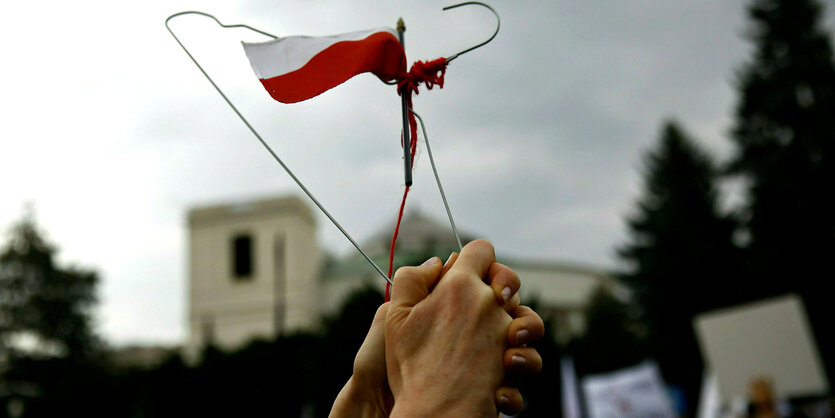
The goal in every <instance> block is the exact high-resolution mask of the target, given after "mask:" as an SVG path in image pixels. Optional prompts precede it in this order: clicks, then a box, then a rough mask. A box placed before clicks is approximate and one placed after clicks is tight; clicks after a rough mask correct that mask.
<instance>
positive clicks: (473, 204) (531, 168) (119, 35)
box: [0, 0, 835, 344]
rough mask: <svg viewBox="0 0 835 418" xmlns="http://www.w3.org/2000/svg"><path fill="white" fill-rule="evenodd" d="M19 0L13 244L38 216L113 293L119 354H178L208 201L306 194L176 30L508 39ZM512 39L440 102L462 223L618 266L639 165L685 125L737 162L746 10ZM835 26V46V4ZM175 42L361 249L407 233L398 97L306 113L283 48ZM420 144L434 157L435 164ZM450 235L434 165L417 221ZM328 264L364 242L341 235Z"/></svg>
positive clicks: (3, 31) (427, 48) (341, 6)
mask: <svg viewBox="0 0 835 418" xmlns="http://www.w3.org/2000/svg"><path fill="white" fill-rule="evenodd" d="M347 3H348V2H345V1H250V2H230V1H185V0H169V1H165V2H132V3H125V2H113V1H82V2H62V1H48V2H47V3H46V4H45V3H44V2H20V1H18V2H3V3H2V5H0V14H2V16H3V17H4V19H3V24H2V25H0V45H2V48H0V51H2V54H3V61H2V65H0V95H1V96H2V98H3V100H2V103H3V105H2V106H3V111H2V113H0V179H2V190H0V227H2V228H3V229H4V230H5V229H7V228H8V226H9V225H10V224H11V223H12V222H14V221H15V220H16V219H19V217H20V215H21V213H22V212H23V207H24V205H25V203H26V202H31V203H34V205H35V208H36V212H37V218H38V221H39V223H40V225H41V226H42V227H43V228H44V230H45V231H47V233H48V236H49V238H50V239H51V240H52V241H53V242H55V243H57V244H58V245H59V247H60V249H61V251H62V252H61V260H62V261H63V262H66V263H73V264H77V265H82V266H86V267H90V268H95V269H96V270H98V271H99V272H100V274H101V277H102V279H103V281H102V286H101V289H100V296H101V304H100V307H99V308H98V309H97V314H96V320H97V325H98V327H99V330H100V331H101V332H102V333H103V334H104V335H105V337H106V338H107V339H108V340H109V341H110V342H112V343H115V344H128V343H137V342H141V343H179V342H181V341H183V339H184V338H185V329H186V327H185V324H186V303H185V294H186V292H185V291H186V274H187V271H186V267H185V264H186V241H185V237H186V222H185V216H186V212H187V210H188V208H190V207H193V206H195V205H201V204H207V203H218V202H237V201H242V200H247V199H253V198H261V197H269V196H274V195H278V194H287V193H295V194H300V193H301V192H300V191H298V190H297V188H296V186H295V185H294V184H293V183H292V182H291V180H290V178H289V177H288V176H287V175H286V174H285V173H284V172H283V171H282V170H281V168H280V167H279V166H278V165H277V164H276V163H275V162H274V161H272V160H271V158H270V157H269V155H268V154H267V153H266V152H265V151H264V149H263V148H261V146H260V144H258V143H257V142H256V140H255V139H254V138H253V137H252V135H251V134H250V133H249V132H248V131H247V130H246V128H245V127H244V125H243V124H242V123H241V122H240V121H239V120H238V119H237V118H236V116H235V115H234V114H233V113H232V111H231V110H230V109H229V108H228V107H227V105H226V104H225V103H224V102H223V101H222V99H221V98H220V97H219V96H218V94H217V93H216V92H215V91H214V90H213V89H212V88H211V86H210V85H209V83H208V82H207V81H206V80H205V79H204V78H203V76H202V75H201V74H200V73H199V72H198V70H197V69H196V67H194V65H193V64H192V63H191V61H190V60H189V59H188V57H187V56H186V55H185V54H184V53H183V51H182V50H181V49H180V47H179V46H178V45H177V44H176V43H175V42H174V40H173V39H172V38H171V36H170V35H169V34H168V32H167V31H166V30H165V27H164V25H163V21H164V20H165V18H166V17H167V16H168V15H170V14H172V13H175V12H179V11H183V10H201V11H205V12H209V13H213V14H215V15H216V16H217V17H218V18H219V19H221V20H222V21H224V22H227V23H246V24H250V25H252V26H254V27H257V28H259V29H262V30H265V31H267V32H271V33H273V34H276V35H279V36H285V35H297V34H305V35H329V34H335V33H342V32H349V31H355V30H360V29H366V28H371V27H377V26H382V25H388V26H394V23H395V22H396V20H397V18H398V17H399V16H402V17H403V18H404V19H405V21H406V25H407V32H406V46H407V56H408V58H409V60H410V61H413V60H416V59H434V58H437V57H440V56H448V55H450V54H452V53H454V52H456V51H458V50H461V49H464V48H466V47H468V46H470V45H472V44H474V43H477V42H479V41H480V40H482V39H483V38H485V37H486V36H489V34H490V33H491V31H492V28H493V20H492V17H491V16H492V15H490V14H489V12H487V11H486V10H483V9H481V8H478V7H465V8H459V9H455V10H452V11H448V12H442V11H441V8H442V7H443V6H445V5H447V4H449V3H447V2H437V1H418V0H410V1H398V2H393V1H361V2H351V5H350V6H349V5H347ZM494 3H495V4H494V7H495V8H496V9H497V11H498V12H499V13H500V14H501V17H502V30H501V32H500V33H499V35H498V37H497V38H496V39H495V41H493V42H492V43H491V44H489V45H488V46H486V47H484V48H482V49H479V50H477V51H474V52H472V53H470V54H467V55H464V56H462V57H461V58H459V59H458V60H456V61H454V62H453V63H452V64H451V65H450V67H449V70H448V72H447V76H446V86H445V88H444V89H443V90H437V89H435V90H432V91H426V90H423V91H422V92H421V94H420V95H419V96H417V97H416V98H415V103H414V105H415V109H416V110H417V111H418V112H420V113H421V114H422V116H423V117H424V119H425V120H426V122H427V128H428V130H429V136H430V139H431V140H432V148H433V151H434V153H435V157H436V160H437V162H438V164H439V170H440V172H441V176H442V179H443V180H444V186H445V188H446V191H447V194H448V197H449V200H450V205H451V207H452V210H453V213H454V214H455V216H456V222H457V223H458V224H459V227H461V228H463V229H465V230H467V231H470V232H473V233H475V234H477V235H481V236H484V237H485V238H488V239H490V240H492V241H493V242H494V244H495V245H496V248H497V251H498V252H499V254H500V256H501V255H502V254H504V255H512V256H516V257H527V258H532V259H537V260H552V261H562V262H571V263H581V264H586V265H591V266H596V267H600V268H612V267H616V266H617V265H618V260H617V258H616V257H615V255H614V249H615V247H616V246H617V245H619V244H621V243H623V242H624V241H625V239H626V234H625V228H624V223H623V217H624V214H626V213H628V212H629V211H630V210H631V208H632V204H633V202H634V201H635V199H636V197H637V195H638V193H639V190H640V167H641V164H640V160H641V156H642V154H643V153H644V152H645V151H646V150H647V149H648V148H649V147H650V146H651V144H652V143H653V142H654V140H655V139H656V135H657V132H658V130H659V126H660V123H661V122H662V121H663V120H664V119H665V118H667V117H675V118H678V119H679V120H680V121H681V122H682V123H683V124H684V127H685V129H686V130H688V131H689V132H690V133H692V134H693V135H694V136H695V137H696V138H698V139H699V140H700V141H702V142H703V143H704V144H705V146H706V147H708V148H709V149H710V150H712V151H714V152H715V153H716V154H717V155H718V156H720V157H723V156H727V155H728V154H729V152H730V151H731V148H730V145H729V143H728V141H727V131H728V128H729V126H730V117H731V112H732V109H733V106H734V103H735V95H734V91H733V85H734V74H735V71H736V69H738V68H739V66H740V65H741V64H742V63H743V62H744V61H745V60H746V59H747V56H748V53H749V52H750V45H749V44H748V43H747V42H746V41H745V40H744V39H743V38H742V35H743V33H744V32H745V28H746V22H745V14H744V6H745V4H746V2H743V1H739V0H733V1H727V0H715V1H714V0H705V1H692V0H676V1H671V0H655V1H620V2H610V1H588V0H564V1H536V2H534V1H526V2H522V1H513V2H510V1H507V2H501V3H500V2H494ZM827 3H828V11H827V21H828V22H829V24H828V26H829V27H830V28H832V27H833V22H835V19H834V18H833V13H832V9H833V2H832V1H828V2H827ZM172 27H173V28H174V30H175V31H177V33H179V34H181V38H182V40H183V41H184V42H185V43H186V44H187V45H188V46H189V47H190V48H191V49H192V51H193V53H194V54H195V55H196V56H197V57H198V59H199V60H200V61H201V63H203V64H204V66H205V67H206V68H207V70H208V71H209V72H210V73H211V74H213V75H215V76H216V80H217V82H218V83H219V84H220V85H221V86H222V87H223V88H224V90H225V91H226V92H227V93H228V95H229V96H230V98H231V99H232V100H233V101H234V102H235V103H236V104H238V105H239V106H240V108H241V110H242V111H243V113H244V114H246V115H247V116H248V117H250V118H251V121H252V123H253V125H254V126H255V127H256V129H258V130H259V131H260V132H261V133H262V135H263V136H264V137H265V138H266V139H267V140H268V141H269V142H270V143H271V144H272V145H273V146H274V147H275V149H276V150H277V152H278V153H279V155H281V156H282V157H283V158H284V159H285V161H286V162H287V163H288V164H289V165H290V167H291V168H292V169H294V170H296V174H297V175H298V176H299V177H300V178H301V179H302V180H303V181H305V182H306V183H307V185H308V187H309V188H310V189H311V190H312V191H313V192H314V193H315V194H316V195H317V197H318V198H319V199H320V200H321V201H322V202H323V204H325V205H326V207H328V208H329V209H330V210H331V211H332V213H333V214H334V215H335V216H336V217H337V218H338V219H339V220H340V221H341V222H343V225H344V226H345V227H346V229H347V230H348V231H349V232H351V233H352V234H353V235H354V236H355V237H356V238H357V239H359V240H360V241H362V239H363V238H365V237H368V236H371V235H372V234H373V233H375V232H377V231H379V230H380V229H381V228H386V227H391V226H393V225H391V224H392V223H393V220H394V216H395V214H396V211H397V207H398V205H399V202H400V197H401V193H402V187H403V185H402V182H403V179H402V160H401V157H402V154H401V151H400V148H399V134H400V125H399V123H400V119H399V117H400V116H399V112H400V108H399V98H398V96H397V94H396V93H395V90H394V88H393V87H391V86H386V85H384V84H382V83H380V82H379V80H377V79H376V78H375V77H373V76H371V75H368V74H366V75H361V76H359V77H356V78H354V79H352V80H350V81H348V82H347V83H346V84H344V85H342V86H340V87H338V88H336V89H334V90H332V91H329V92H327V93H325V94H323V95H322V96H319V97H317V98H315V99H312V100H310V101H308V102H304V103H300V104H295V105H284V104H280V103H278V102H275V101H273V100H272V99H271V98H270V97H269V95H268V94H267V93H266V92H265V91H264V90H263V89H262V87H261V85H260V83H259V82H258V80H257V79H256V78H255V76H254V75H253V72H252V70H251V68H249V64H248V62H247V60H246V58H245V56H244V53H243V51H242V49H241V47H240V41H241V40H250V41H254V40H263V39H264V37H262V36H260V35H257V34H254V33H251V32H248V31H246V30H228V29H227V30H224V29H220V28H219V27H217V26H216V25H215V24H214V23H213V22H212V21H210V20H208V19H205V18H201V17H183V18H180V19H179V20H175V21H174V22H173V23H172ZM422 146H423V145H421V147H422ZM418 208H419V209H420V210H422V211H423V212H425V213H429V214H431V215H433V216H435V217H437V218H438V219H439V220H443V219H444V212H443V207H442V205H441V201H440V198H439V197H438V194H437V191H436V189H435V188H434V183H433V180H432V177H431V169H430V167H429V161H428V158H427V157H426V155H425V154H422V155H421V156H419V157H418V162H417V167H416V177H415V186H414V188H413V193H411V194H410V196H409V201H408V203H407V211H409V210H415V209H418ZM319 219H320V222H319V225H320V228H319V238H320V241H321V242H322V244H323V245H324V246H325V247H326V248H327V249H329V250H330V251H332V252H335V253H338V254H348V253H350V251H351V249H350V248H349V245H350V244H349V243H348V242H347V240H345V239H344V238H343V237H342V236H341V235H340V234H339V232H338V231H337V230H336V228H334V227H333V226H332V225H330V224H329V223H327V220H326V219H325V218H324V217H323V216H320V217H319Z"/></svg>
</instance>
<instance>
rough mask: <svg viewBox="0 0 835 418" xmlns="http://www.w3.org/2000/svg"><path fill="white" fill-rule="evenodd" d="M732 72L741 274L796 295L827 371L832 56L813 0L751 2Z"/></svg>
mask: <svg viewBox="0 0 835 418" xmlns="http://www.w3.org/2000/svg"><path fill="white" fill-rule="evenodd" d="M749 16H750V18H751V20H752V22H753V28H752V29H753V30H752V31H751V33H750V37H751V40H752V41H753V42H754V44H755V51H754V57H753V60H752V61H751V62H750V63H748V64H747V65H745V66H744V67H743V69H742V71H741V73H740V79H739V90H740V101H739V104H738V105H737V109H736V120H735V126H734V130H733V137H732V139H733V142H734V144H735V146H736V148H737V153H736V155H735V158H734V159H733V161H732V163H731V165H730V168H731V170H732V172H733V173H735V174H738V175H742V176H744V178H745V179H746V180H747V181H748V185H749V186H748V199H747V203H746V207H745V208H744V209H745V227H746V231H747V233H748V237H749V243H748V245H747V248H746V264H747V267H748V275H749V276H750V277H751V278H752V280H754V281H755V282H756V286H755V287H754V288H753V290H754V291H755V292H756V293H755V296H757V297H768V296H774V295H777V294H782V293H786V292H796V293H799V294H800V295H801V296H802V297H803V299H804V302H805V305H806V309H807V311H808V314H809V318H810V320H811V322H812V326H813V329H814V332H815V335H816V338H817V341H818V346H819V349H820V351H821V353H822V354H823V355H824V357H825V358H824V361H825V362H826V363H827V366H828V370H829V375H830V377H835V373H833V372H835V358H833V357H835V356H833V354H828V355H827V353H835V340H833V337H832V333H831V330H830V329H827V327H828V326H827V324H826V322H825V321H828V320H829V319H830V318H832V317H833V316H835V309H833V307H832V305H833V304H832V303H831V302H830V300H829V299H830V297H829V296H828V293H827V292H825V291H824V289H825V288H826V287H827V286H828V285H829V282H831V281H832V279H835V276H833V274H832V268H831V257H832V256H833V254H835V204H833V201H835V200H833V199H832V195H833V193H835V123H833V117H835V62H833V55H832V46H831V41H830V38H829V34H828V33H827V32H826V31H825V30H824V28H823V26H822V22H821V16H822V7H821V5H820V4H818V3H817V2H816V1H814V0H756V1H754V3H753V4H752V5H751V7H750V8H749Z"/></svg>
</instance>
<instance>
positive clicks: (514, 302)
mask: <svg viewBox="0 0 835 418" xmlns="http://www.w3.org/2000/svg"><path fill="white" fill-rule="evenodd" d="M521 303H522V298H521V297H520V296H519V294H518V293H517V294H515V295H513V297H512V298H510V302H507V303H505V304H504V306H502V307H503V308H504V310H505V312H507V313H511V312H513V310H514V309H516V308H518V307H519V305H520V304H521Z"/></svg>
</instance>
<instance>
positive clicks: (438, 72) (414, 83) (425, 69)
mask: <svg viewBox="0 0 835 418" xmlns="http://www.w3.org/2000/svg"><path fill="white" fill-rule="evenodd" d="M446 66H447V60H446V58H438V59H436V60H432V61H426V62H424V61H416V62H415V63H414V64H412V68H411V69H409V72H407V73H401V74H400V75H398V76H397V94H398V95H402V94H403V92H405V93H406V104H407V106H409V108H410V109H411V108H412V93H414V94H419V92H418V85H420V83H423V84H424V85H425V86H426V89H427V90H432V88H433V87H435V85H437V86H438V87H439V88H444V75H445V74H446ZM409 132H410V133H411V136H410V137H411V138H412V140H411V141H409V142H410V144H409V148H410V150H409V154H410V158H411V162H412V167H414V163H415V152H416V151H417V120H416V119H415V115H413V114H412V113H411V112H410V113H409ZM400 140H401V142H400V146H403V142H402V141H403V138H402V137H401V138H400ZM408 194H409V187H408V186H406V189H405V190H404V191H403V200H402V201H401V202H400V212H399V213H398V214H397V225H396V226H395V227H394V236H392V237H391V249H390V250H389V279H392V270H393V269H394V247H395V244H396V243H397V233H398V232H399V231H400V221H401V220H402V219H403V208H404V207H405V206H406V196H407V195H408ZM390 297H391V284H390V283H388V282H387V283H386V302H388V301H389V299H390Z"/></svg>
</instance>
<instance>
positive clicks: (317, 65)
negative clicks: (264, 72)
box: [260, 32, 406, 103]
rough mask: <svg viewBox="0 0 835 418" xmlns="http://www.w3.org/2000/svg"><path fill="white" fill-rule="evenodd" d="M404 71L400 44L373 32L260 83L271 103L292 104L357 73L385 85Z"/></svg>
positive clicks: (404, 63)
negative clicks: (371, 76) (380, 81)
mask: <svg viewBox="0 0 835 418" xmlns="http://www.w3.org/2000/svg"><path fill="white" fill-rule="evenodd" d="M405 71H406V55H405V54H404V52H403V47H402V46H401V45H400V42H399V41H398V40H397V38H395V37H394V36H393V35H392V34H391V33H389V32H376V33H373V34H371V35H369V36H368V37H366V38H365V39H362V40H357V41H342V42H337V43H334V44H332V45H330V46H329V47H327V48H325V49H323V50H322V51H321V52H319V53H317V54H316V55H314V56H313V58H311V59H310V61H308V62H307V63H305V64H304V65H303V66H302V67H301V68H299V69H298V70H295V71H291V72H288V73H285V74H282V75H279V76H276V77H271V78H266V79H260V80H261V83H262V84H263V85H264V88H266V89H267V92H269V93H270V96H272V97H273V98H274V99H276V100H278V101H280V102H282V103H296V102H300V101H302V100H307V99H309V98H311V97H315V96H317V95H319V94H322V93H324V92H325V91H327V90H330V89H331V88H334V87H336V86H338V85H340V84H342V83H344V82H345V81H347V80H348V79H350V78H352V77H354V76H355V75H358V74H361V73H365V72H371V73H373V74H375V75H376V76H377V77H379V78H380V79H381V80H384V81H388V80H392V79H394V78H395V76H397V75H398V74H400V73H403V72H405Z"/></svg>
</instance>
